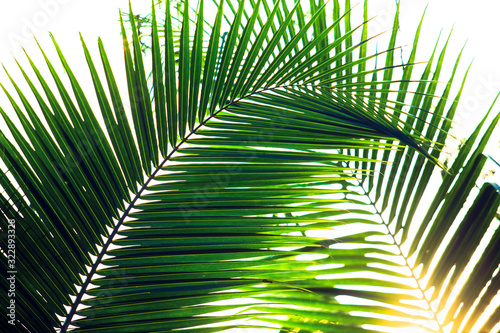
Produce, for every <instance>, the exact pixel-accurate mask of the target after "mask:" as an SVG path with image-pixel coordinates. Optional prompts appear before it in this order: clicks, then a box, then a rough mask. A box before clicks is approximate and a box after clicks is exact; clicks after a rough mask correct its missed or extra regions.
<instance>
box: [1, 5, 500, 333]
mask: <svg viewBox="0 0 500 333" xmlns="http://www.w3.org/2000/svg"><path fill="white" fill-rule="evenodd" d="M189 5H190V4H189V3H188V2H187V1H185V2H184V6H183V17H182V24H181V31H180V34H178V35H177V34H176V38H174V30H175V29H174V27H175V24H173V22H172V18H171V13H170V2H169V1H167V2H166V3H165V8H166V10H165V13H164V14H165V20H164V25H158V24H157V22H158V20H159V19H158V18H157V13H156V12H155V6H153V11H152V16H151V18H152V21H151V23H152V24H151V27H152V28H151V52H150V54H146V55H145V54H144V53H143V52H142V49H141V44H140V41H139V35H138V32H137V27H136V26H135V22H134V20H131V22H130V23H131V31H132V33H131V34H132V36H131V39H130V36H127V30H126V29H125V26H124V24H123V22H122V33H123V39H124V41H123V45H124V57H125V58H124V59H125V71H126V74H127V75H126V77H127V87H128V91H120V90H119V88H118V87H119V86H120V84H119V83H118V82H116V80H115V78H114V76H113V71H117V70H120V68H116V67H115V66H114V65H113V66H112V63H113V60H112V59H108V57H107V56H106V51H105V48H104V45H103V43H102V42H101V41H100V40H99V52H100V54H99V55H100V59H99V61H98V59H97V57H95V56H92V55H91V54H90V52H89V51H88V50H87V47H86V44H85V42H84V41H83V39H82V45H83V49H84V52H85V57H86V59H87V65H88V68H89V70H90V74H91V76H92V79H93V84H94V87H93V89H94V91H92V88H90V89H89V87H81V86H80V85H79V83H78V79H77V78H76V75H75V74H73V71H72V70H71V67H70V66H69V65H68V63H67V61H66V59H65V58H64V55H63V52H62V51H61V50H60V48H59V46H58V44H57V43H56V41H55V40H54V45H55V47H56V50H57V53H58V55H59V60H60V61H61V63H62V65H63V67H64V69H65V73H66V75H67V77H68V79H69V82H70V84H69V85H65V84H64V83H63V79H62V78H61V77H60V76H59V75H60V74H59V73H57V72H56V70H55V69H54V68H53V66H52V64H51V60H49V59H48V58H47V57H46V56H45V54H43V56H44V60H45V63H46V66H48V68H49V70H50V73H51V77H50V78H48V77H44V76H42V75H41V74H40V71H39V70H38V66H39V65H38V64H36V63H35V61H31V59H30V60H29V61H30V64H31V69H30V71H31V72H32V74H27V70H28V69H25V68H22V67H21V66H20V70H21V71H22V75H23V76H24V78H25V80H26V82H27V83H28V84H29V86H30V88H31V91H29V92H28V91H22V90H20V89H19V88H18V86H17V85H16V83H15V81H14V80H11V81H12V82H11V84H12V85H13V87H14V91H15V93H16V94H17V97H16V98H14V97H13V95H11V94H13V92H10V91H12V89H6V88H4V92H5V93H6V94H7V96H8V97H9V99H10V101H11V102H12V110H13V111H7V109H0V112H1V113H2V116H3V118H4V120H5V122H6V126H7V127H8V129H9V132H10V134H9V135H7V130H5V131H2V134H1V135H0V144H1V147H2V150H1V152H2V153H1V158H2V161H3V163H4V164H5V169H4V174H3V177H2V178H1V185H2V187H3V195H2V196H0V200H1V202H0V207H1V211H2V214H1V224H0V227H1V230H2V232H5V231H6V230H8V225H9V221H12V220H15V226H16V227H15V228H16V233H15V246H16V252H15V256H16V260H15V269H16V271H17V275H16V284H15V286H16V293H15V304H16V313H15V320H14V323H15V325H12V324H9V323H8V320H10V319H9V318H8V317H3V319H2V327H6V328H7V329H9V330H12V331H19V332H51V331H60V332H66V331H68V330H74V331H78V332H171V331H174V330H178V329H182V332H220V331H224V330H228V329H243V328H247V329H248V330H250V331H252V330H256V329H258V328H268V329H269V331H270V332H272V331H281V332H298V331H300V332H364V331H384V332H385V331H391V329H392V330H394V329H396V330H399V331H402V330H404V329H409V328H410V327H420V326H421V327H422V328H423V329H427V330H429V331H438V332H444V331H451V332H469V331H471V329H472V327H473V326H474V325H476V330H477V331H480V332H487V331H489V330H491V329H492V328H493V327H494V326H495V325H497V323H498V322H499V314H500V310H499V308H498V306H497V307H496V308H494V309H493V314H492V315H491V316H489V317H487V318H486V317H484V316H483V317H482V314H483V312H484V311H485V309H486V308H488V306H489V305H490V302H491V301H492V299H493V297H494V296H495V295H496V294H497V292H498V290H499V283H500V278H499V275H498V269H497V268H498V266H499V263H500V231H499V230H498V229H495V228H496V225H497V224H498V223H497V222H496V221H495V220H494V217H495V213H496V211H497V208H498V206H499V203H500V195H499V188H498V186H497V185H496V184H488V183H486V184H484V185H482V188H481V190H480V191H476V192H478V193H476V192H475V184H476V180H477V178H478V176H479V173H480V171H481V168H482V166H483V165H484V163H485V159H486V157H485V156H483V154H482V152H483V150H484V147H485V145H486V142H487V140H488V138H489V136H490V135H491V133H492V131H493V129H494V128H495V126H496V124H497V122H498V118H499V117H500V116H498V115H497V116H496V117H494V119H493V121H491V122H490V124H489V125H488V126H486V125H485V124H486V119H489V118H487V117H488V115H487V117H485V119H483V120H482V121H481V123H480V124H479V125H478V127H477V129H476V131H475V132H474V133H473V134H472V135H471V136H470V138H469V140H468V141H467V142H466V143H465V145H464V146H463V148H462V149H461V150H460V152H459V154H458V157H457V158H456V159H455V161H454V164H453V165H452V166H451V168H450V169H449V170H447V173H446V174H445V176H444V178H443V179H442V182H441V185H440V186H439V187H436V186H431V185H430V184H431V183H434V182H435V178H433V177H434V176H433V175H435V174H436V171H438V170H439V165H440V163H439V158H440V154H441V149H442V148H443V146H444V144H445V141H446V138H447V137H448V131H449V129H450V126H451V123H452V120H453V116H454V114H455V111H456V109H457V103H458V98H459V97H460V93H461V89H460V91H459V93H458V96H456V97H453V98H452V97H450V91H451V82H452V79H453V77H452V78H451V79H450V81H449V83H448V84H446V85H445V87H444V91H439V90H438V87H439V83H438V81H439V79H440V78H439V76H440V72H441V68H442V66H443V59H444V51H445V49H446V46H445V47H444V49H443V50H442V51H439V50H435V53H438V54H435V55H433V57H432V58H431V60H430V61H429V62H428V63H427V64H423V65H420V66H423V68H424V70H423V71H422V73H421V76H420V77H419V78H415V75H414V74H413V73H412V71H413V69H414V67H415V66H416V65H415V62H416V59H417V57H416V49H417V45H418V38H419V34H420V27H419V29H418V30H417V33H416V37H415V43H414V45H413V47H412V49H411V54H410V58H409V59H408V62H407V63H406V64H404V66H401V65H400V64H397V62H395V60H394V58H395V54H394V51H395V50H396V34H397V26H398V16H397V15H396V18H395V23H394V29H393V30H392V34H391V37H390V42H389V46H388V49H387V50H386V51H384V52H379V53H375V54H370V53H369V48H368V46H367V45H368V44H369V43H370V42H371V39H372V38H371V37H369V36H368V28H367V27H368V24H369V22H368V13H367V4H366V3H365V10H364V19H363V21H364V23H363V24H361V25H360V26H358V27H354V24H352V23H351V20H352V18H351V11H350V2H349V1H347V2H346V5H345V8H347V10H346V11H345V12H344V9H343V8H342V7H341V6H340V5H339V2H338V1H337V0H335V1H333V16H332V17H330V15H331V11H327V10H326V9H325V8H329V7H327V5H325V4H324V3H323V1H322V0H320V1H319V3H318V2H314V1H311V2H310V4H308V5H307V6H304V3H303V2H302V3H301V2H297V3H295V4H293V5H290V4H289V2H287V1H275V2H274V3H273V5H270V4H269V3H268V2H266V1H260V0H258V1H240V2H237V1H228V2H224V3H221V4H219V6H218V12H217V14H216V16H215V17H206V16H204V15H205V14H204V1H203V0H201V1H200V2H199V3H198V4H197V8H198V9H197V11H196V12H197V15H196V17H193V15H191V14H190V13H191V9H190V6H189ZM307 12H310V13H311V15H307ZM130 13H131V15H133V14H132V9H130ZM206 21H211V22H210V24H208V23H207V22H206ZM226 24H227V27H228V33H227V35H226V34H225V33H224V29H225V28H224V27H225V26H226ZM206 32H208V33H209V38H205V36H206V35H205V34H206ZM358 36H359V38H358ZM129 39H130V41H131V42H130V43H129ZM174 39H175V40H176V42H174ZM177 41H178V42H177ZM42 52H43V51H42ZM146 56H147V57H149V56H150V60H148V61H145V60H144V59H143V58H144V57H146ZM375 59H378V60H377V62H381V61H385V64H384V65H383V66H379V67H376V68H373V67H372V63H373V61H374V60H375ZM434 59H437V60H436V61H434ZM147 63H151V64H152V67H151V68H148V66H147V65H146V64H147ZM101 66H102V68H103V70H104V73H105V77H101V76H100V75H99V74H98V72H99V70H98V68H99V67H101ZM112 68H113V69H112ZM398 69H402V75H401V76H396V75H395V74H394V73H395V71H396V70H398ZM455 70H456V67H455ZM455 70H454V72H453V76H454V73H455ZM25 71H26V72H25ZM150 72H151V73H152V74H151V76H150V80H148V77H149V74H148V73H150ZM35 81H37V82H36V83H35ZM49 81H53V82H54V83H55V87H56V88H57V91H55V90H54V89H52V88H51V87H52V83H49ZM462 85H463V83H462ZM411 87H416V88H415V91H414V92H411V91H410V88H411ZM2 88H3V86H2ZM92 93H95V95H96V96H97V100H98V102H99V110H95V109H93V108H92V107H91V104H90V102H89V100H88V99H87V98H88V96H90V95H91V94H92ZM28 94H32V95H33V96H34V98H35V99H36V101H37V102H38V105H33V104H30V103H29V102H28V98H27V95H28ZM125 100H126V101H125ZM17 101H20V103H19V102H17ZM125 105H130V108H128V107H125ZM431 109H432V112H430V110H431ZM11 112H15V115H14V114H12V113H11ZM97 113H100V114H101V115H102V118H103V119H104V123H103V124H101V123H100V122H99V121H98V120H97V119H98V117H97V116H96V114H97ZM15 117H17V118H18V120H19V121H20V123H21V124H22V128H17V127H16V126H15V125H14V122H13V121H12V119H14V118H15ZM44 124H47V125H44ZM483 127H487V128H483ZM9 137H12V138H13V139H8V138H9ZM437 174H438V175H439V172H437ZM430 195H432V196H433V197H432V198H433V199H432V200H431V201H430V203H426V202H425V201H423V199H426V198H428V197H429V196H430ZM469 197H470V198H469ZM467 199H468V200H469V201H468V203H466V200H467ZM464 204H465V207H466V209H465V213H464V212H463V210H462V207H463V206H464ZM421 210H425V211H426V212H427V214H426V215H425V217H423V218H419V216H417V212H419V211H421ZM461 211H462V213H461ZM0 244H1V249H2V253H3V254H4V255H3V256H2V261H1V263H2V271H3V272H6V271H9V270H11V267H10V268H9V266H8V265H9V261H8V259H9V258H8V257H7V254H8V250H9V247H8V245H9V243H8V238H2V240H1V243H0ZM469 272H470V274H469ZM1 283H2V291H1V292H0V297H1V299H2V304H7V302H9V297H10V296H9V294H8V293H7V290H8V289H9V286H8V282H7V281H6V280H5V279H2V280H1ZM493 307H494V306H493ZM491 308H492V306H490V309H491ZM4 313H5V311H3V312H2V316H5V315H4Z"/></svg>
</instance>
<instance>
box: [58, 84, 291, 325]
mask: <svg viewBox="0 0 500 333" xmlns="http://www.w3.org/2000/svg"><path fill="white" fill-rule="evenodd" d="M286 87H289V86H287V85H284V86H279V87H272V88H263V89H260V90H257V91H254V92H251V93H249V94H247V95H245V96H243V97H240V98H238V99H235V100H233V101H232V102H230V103H229V104H227V105H225V106H224V107H221V108H220V110H218V111H216V112H214V113H213V114H211V115H210V116H208V117H207V119H205V120H204V121H202V122H201V123H200V124H199V125H198V126H197V127H196V128H194V129H193V130H192V131H191V132H190V133H189V134H188V135H187V136H186V137H185V138H184V139H182V140H181V141H180V142H179V143H178V144H177V145H176V146H175V147H174V148H173V149H172V151H171V152H170V153H169V154H168V155H167V156H166V157H165V159H164V160H163V161H162V162H161V163H160V164H159V165H158V167H157V168H156V169H155V170H154V172H153V173H152V174H151V176H149V177H148V179H147V180H146V181H145V182H144V185H143V186H142V187H141V188H140V189H139V191H137V194H136V195H135V197H134V198H133V199H132V201H131V202H130V203H129V205H128V207H127V209H126V210H125V211H124V212H123V214H122V216H121V217H120V219H119V220H118V222H117V223H116V225H115V227H114V228H113V231H112V232H111V233H110V235H109V236H108V239H107V241H106V243H105V244H104V245H103V247H102V249H101V252H99V255H98V256H97V258H96V260H95V262H94V264H93V265H92V267H91V269H90V272H89V273H88V274H87V275H86V280H85V282H84V283H83V284H82V285H81V288H80V291H79V292H78V295H77V296H76V299H75V301H74V302H73V304H72V305H71V309H70V312H69V313H68V315H67V316H66V320H65V321H64V324H63V326H62V327H61V330H60V333H66V332H67V330H68V327H69V325H70V324H71V321H72V318H73V316H74V315H75V314H76V311H77V308H78V305H79V304H80V303H81V301H82V298H83V295H85V293H86V291H87V288H88V286H89V285H90V283H91V281H92V277H93V276H94V274H95V273H96V272H97V267H98V266H99V264H100V263H101V261H102V259H103V258H104V255H105V254H106V252H107V250H108V248H109V246H110V245H111V243H112V242H113V239H114V237H115V236H116V234H117V233H118V230H119V229H120V227H121V225H122V224H123V222H124V220H125V218H126V217H127V216H128V215H129V213H130V211H131V210H132V208H133V207H134V205H135V203H136V202H137V200H138V199H139V198H140V196H141V194H142V192H143V191H144V190H145V189H146V188H147V186H148V184H149V183H150V182H151V180H153V179H154V178H155V176H156V174H157V173H158V172H159V171H160V170H161V169H162V168H163V166H164V165H165V164H166V163H167V161H169V160H170V159H171V157H172V156H173V154H174V153H175V152H177V151H178V150H179V149H180V148H181V146H182V145H183V144H184V143H185V142H186V141H188V140H189V138H190V137H191V136H192V135H193V134H196V132H197V131H198V130H199V129H200V128H202V127H203V126H205V125H206V124H207V122H208V121H210V120H211V119H213V118H215V117H216V116H217V115H218V114H219V113H221V112H223V111H226V110H227V108H228V107H230V106H232V105H234V104H237V103H239V102H240V101H241V100H244V99H246V98H249V97H252V96H254V95H256V94H259V93H262V92H264V91H272V90H275V89H279V88H286Z"/></svg>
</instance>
